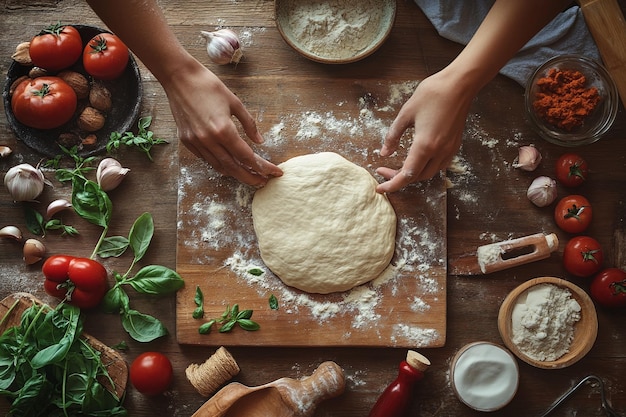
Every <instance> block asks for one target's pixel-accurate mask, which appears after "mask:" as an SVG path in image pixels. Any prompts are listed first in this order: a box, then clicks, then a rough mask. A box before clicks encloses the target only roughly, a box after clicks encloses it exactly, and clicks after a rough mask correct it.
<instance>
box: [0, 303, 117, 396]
mask: <svg viewBox="0 0 626 417" xmlns="http://www.w3.org/2000/svg"><path fill="white" fill-rule="evenodd" d="M33 303H35V304H40V305H41V304H42V302H41V301H39V300H38V299H37V298H35V297H34V296H33V295H32V294H28V293H14V294H11V295H9V296H7V297H6V298H4V299H3V300H2V301H0V319H1V324H0V334H2V333H4V331H5V330H6V329H8V328H10V327H13V326H17V325H19V324H20V321H21V318H22V313H23V312H24V311H25V310H26V309H28V308H29V307H31V306H32V305H33ZM82 336H83V337H84V338H85V339H86V340H87V341H88V342H89V344H90V345H91V346H93V347H94V348H95V349H97V350H98V351H100V353H101V354H102V356H101V358H102V362H103V363H105V364H107V365H106V367H107V371H108V372H109V376H110V377H111V381H113V385H114V386H111V384H110V382H109V380H107V379H102V381H100V382H101V383H102V385H103V386H104V387H105V388H106V389H107V390H109V391H110V392H115V394H116V395H117V396H118V397H119V398H122V397H123V396H124V392H125V391H126V384H127V382H128V365H127V364H126V361H125V360H124V358H123V357H122V356H121V355H120V354H119V353H117V352H116V351H115V350H113V349H112V348H110V347H109V346H107V345H105V344H104V343H102V342H100V341H99V340H98V339H96V338H94V337H93V336H90V335H89V334H86V333H83V335H82Z"/></svg>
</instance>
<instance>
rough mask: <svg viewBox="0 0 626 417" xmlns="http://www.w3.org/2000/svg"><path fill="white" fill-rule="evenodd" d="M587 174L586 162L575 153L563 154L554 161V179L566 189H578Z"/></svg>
mask: <svg viewBox="0 0 626 417" xmlns="http://www.w3.org/2000/svg"><path fill="white" fill-rule="evenodd" d="M588 173H589V168H588V166H587V162H586V161H585V160H584V159H583V158H582V157H580V155H577V154H575V153H565V154H563V155H561V157H560V158H559V159H558V160H557V161H556V179H557V180H558V181H559V182H560V183H561V184H563V185H564V186H566V187H578V186H579V185H580V184H582V183H583V182H585V180H586V179H587V174H588Z"/></svg>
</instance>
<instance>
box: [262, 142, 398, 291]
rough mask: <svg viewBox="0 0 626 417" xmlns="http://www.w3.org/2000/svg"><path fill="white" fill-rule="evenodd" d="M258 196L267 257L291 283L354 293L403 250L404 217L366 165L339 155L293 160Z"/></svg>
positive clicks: (306, 288)
mask: <svg viewBox="0 0 626 417" xmlns="http://www.w3.org/2000/svg"><path fill="white" fill-rule="evenodd" d="M279 167H280V168H281V169H282V170H283V176H282V177H277V178H272V179H270V180H269V181H268V183H267V185H266V186H265V187H263V188H261V189H259V190H257V191H256V193H255V195H254V198H253V200H252V219H253V222H254V230H255V232H256V235H257V238H258V241H259V249H260V251H261V258H262V259H263V262H265V264H266V265H267V267H268V268H269V269H270V270H271V271H272V272H274V274H276V275H277V276H278V277H279V278H280V279H281V280H282V281H283V282H284V283H285V284H287V285H289V286H292V287H295V288H298V289H300V290H302V291H306V292H310V293H320V294H328V293H332V292H338V291H346V290H349V289H351V288H353V287H355V286H357V285H361V284H364V283H366V282H368V281H371V280H372V279H374V278H376V277H378V276H379V275H380V274H381V273H382V272H383V271H384V270H385V268H386V267H387V265H388V264H389V262H390V261H391V258H392V256H393V254H394V250H395V237H396V214H395V212H394V210H393V207H392V206H391V204H390V203H389V200H388V199H387V196H385V195H384V194H380V193H377V192H376V186H377V185H378V183H377V182H376V180H375V179H374V177H372V175H371V174H370V173H369V172H367V170H365V169H364V168H362V167H360V166H358V165H355V164H353V163H352V162H350V161H348V160H346V159H345V158H343V157H342V156H340V155H338V154H336V153H333V152H323V153H317V154H310V155H303V156H298V157H295V158H292V159H290V160H288V161H286V162H284V163H282V164H280V165H279Z"/></svg>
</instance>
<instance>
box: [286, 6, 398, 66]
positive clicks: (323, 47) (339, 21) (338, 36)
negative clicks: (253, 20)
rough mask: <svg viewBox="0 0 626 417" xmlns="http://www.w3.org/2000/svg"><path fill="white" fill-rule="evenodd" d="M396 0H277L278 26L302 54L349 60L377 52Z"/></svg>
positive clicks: (334, 60) (338, 61) (331, 61)
mask: <svg viewBox="0 0 626 417" xmlns="http://www.w3.org/2000/svg"><path fill="white" fill-rule="evenodd" d="M395 16H396V2H395V0H362V1H357V2H354V1H350V0H276V2H275V19H276V26H277V28H278V31H279V32H280V34H281V36H282V37H283V39H284V40H285V42H286V43H287V44H288V45H289V46H291V47H292V48H293V49H295V50H296V51H297V52H299V53H300V54H301V55H303V56H305V57H306V58H309V59H311V60H313V61H317V62H322V63H326V64H346V63H350V62H355V61H358V60H360V59H363V58H365V57H367V56H369V55H371V54H372V53H374V52H375V51H376V50H377V49H378V48H379V47H380V46H381V45H382V44H383V43H384V42H385V40H386V39H387V37H388V36H389V33H390V32H391V28H392V26H393V23H394V20H395Z"/></svg>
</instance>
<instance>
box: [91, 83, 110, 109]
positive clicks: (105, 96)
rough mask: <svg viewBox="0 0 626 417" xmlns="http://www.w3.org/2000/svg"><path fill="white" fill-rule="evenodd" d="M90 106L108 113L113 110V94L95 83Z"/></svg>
mask: <svg viewBox="0 0 626 417" xmlns="http://www.w3.org/2000/svg"><path fill="white" fill-rule="evenodd" d="M89 104H91V106H92V107H94V108H96V109H98V110H100V111H103V112H105V113H106V112H108V111H109V110H111V92H110V91H109V90H108V89H107V88H106V87H105V86H103V85H102V84H100V83H94V85H93V86H92V87H91V90H90V91H89Z"/></svg>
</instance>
